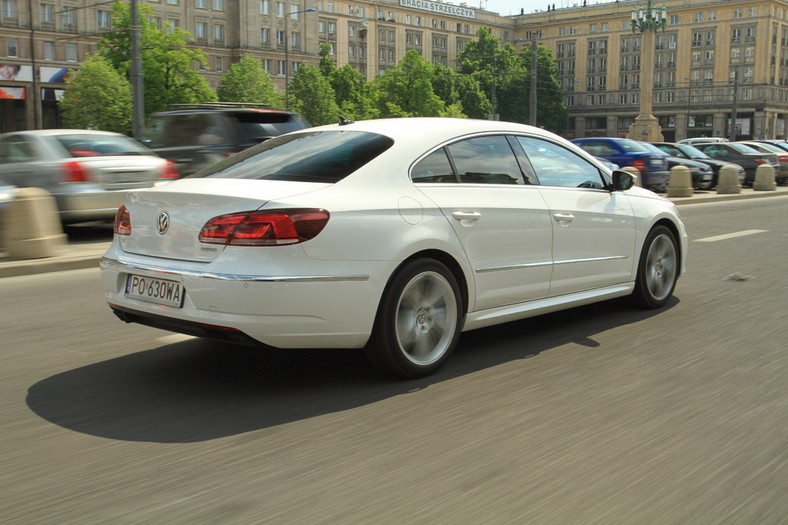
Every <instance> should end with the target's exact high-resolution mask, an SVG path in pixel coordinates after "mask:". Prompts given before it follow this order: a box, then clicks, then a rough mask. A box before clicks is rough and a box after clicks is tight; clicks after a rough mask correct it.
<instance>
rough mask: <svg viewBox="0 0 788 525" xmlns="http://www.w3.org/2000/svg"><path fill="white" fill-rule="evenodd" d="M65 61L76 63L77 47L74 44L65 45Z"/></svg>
mask: <svg viewBox="0 0 788 525" xmlns="http://www.w3.org/2000/svg"><path fill="white" fill-rule="evenodd" d="M66 60H67V61H68V62H76V61H77V45H76V44H66Z"/></svg>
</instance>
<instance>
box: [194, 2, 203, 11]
mask: <svg viewBox="0 0 788 525" xmlns="http://www.w3.org/2000/svg"><path fill="white" fill-rule="evenodd" d="M194 7H196V8H197V9H205V0H194Z"/></svg>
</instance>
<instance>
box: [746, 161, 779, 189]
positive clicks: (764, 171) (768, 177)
mask: <svg viewBox="0 0 788 525" xmlns="http://www.w3.org/2000/svg"><path fill="white" fill-rule="evenodd" d="M752 189H754V190H755V191H776V190H777V183H775V181H774V168H773V167H772V166H769V165H768V164H761V165H760V166H758V169H757V170H755V182H753V183H752Z"/></svg>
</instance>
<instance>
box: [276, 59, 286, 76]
mask: <svg viewBox="0 0 788 525" xmlns="http://www.w3.org/2000/svg"><path fill="white" fill-rule="evenodd" d="M286 65H287V64H285V61H284V60H277V61H276V74H277V75H282V76H284V74H285V66H286Z"/></svg>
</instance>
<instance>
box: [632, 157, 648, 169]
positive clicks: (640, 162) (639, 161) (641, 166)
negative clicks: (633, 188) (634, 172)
mask: <svg viewBox="0 0 788 525" xmlns="http://www.w3.org/2000/svg"><path fill="white" fill-rule="evenodd" d="M632 167H633V168H637V169H638V171H646V163H645V161H644V160H643V159H637V160H635V161H634V162H633V163H632Z"/></svg>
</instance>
